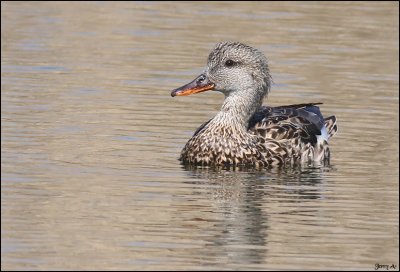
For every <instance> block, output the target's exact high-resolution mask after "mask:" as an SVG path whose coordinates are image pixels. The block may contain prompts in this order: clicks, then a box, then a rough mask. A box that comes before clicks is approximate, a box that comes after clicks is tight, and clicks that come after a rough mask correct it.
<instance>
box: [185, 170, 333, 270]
mask: <svg viewBox="0 0 400 272" xmlns="http://www.w3.org/2000/svg"><path fill="white" fill-rule="evenodd" d="M183 168H184V170H185V173H186V174H187V175H189V176H190V179H189V181H187V183H190V184H192V185H193V186H194V188H199V189H198V190H197V189H196V190H193V193H192V195H191V196H190V197H191V198H192V199H193V201H196V200H198V202H201V201H204V200H205V199H206V200H208V201H209V203H205V204H204V205H199V206H198V208H199V210H198V212H196V213H195V214H196V216H195V218H191V219H189V221H190V220H194V219H195V220H197V222H198V223H199V224H197V225H196V226H195V229H196V230H197V231H203V232H204V233H207V234H208V236H206V237H202V239H203V241H204V240H205V241H206V246H205V247H202V248H201V250H204V249H205V250H206V251H207V252H197V253H196V254H197V255H202V254H207V255H209V254H212V255H214V256H216V257H217V256H218V262H219V263H220V262H224V263H240V264H258V263H265V261H266V260H265V259H266V258H267V251H268V246H267V243H268V240H269V239H268V237H269V230H270V229H271V228H274V227H275V226H274V222H270V219H271V218H270V217H271V214H272V215H273V214H276V213H291V212H300V210H301V208H300V209H295V210H290V209H286V210H285V209H284V210H282V209H274V207H279V205H280V203H281V202H284V203H290V204H291V203H294V205H296V204H295V203H301V202H302V201H306V200H313V199H319V198H321V194H320V188H321V184H322V183H323V178H322V176H323V175H322V173H323V172H324V171H326V169H321V168H314V169H312V168H308V169H300V168H299V169H286V170H285V169H281V170H268V171H254V170H246V169H234V170H232V169H224V168H204V167H195V166H183ZM197 205H198V204H197ZM300 206H301V205H300ZM186 208H187V207H186ZM207 209H208V210H207ZM186 212H188V211H186ZM191 214H192V215H193V213H192V212H191ZM180 218H182V214H181V215H180ZM288 223H289V224H290V222H288ZM185 227H187V226H185ZM195 233H196V232H195ZM194 235H196V234H194ZM207 260H208V259H207ZM213 264H214V265H215V263H208V261H207V263H202V265H213Z"/></svg>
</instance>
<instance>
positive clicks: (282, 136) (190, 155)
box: [171, 41, 338, 167]
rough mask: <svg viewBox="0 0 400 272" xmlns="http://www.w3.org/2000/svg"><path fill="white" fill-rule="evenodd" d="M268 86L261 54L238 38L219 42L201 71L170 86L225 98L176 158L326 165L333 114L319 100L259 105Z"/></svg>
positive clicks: (256, 164) (180, 91)
mask: <svg viewBox="0 0 400 272" xmlns="http://www.w3.org/2000/svg"><path fill="white" fill-rule="evenodd" d="M271 85H272V77H271V74H270V70H269V65H268V60H267V58H266V57H265V55H264V54H263V53H262V52H261V51H259V50H258V49H255V48H253V47H251V46H248V45H246V44H244V43H241V42H231V41H227V42H220V43H218V44H217V45H216V46H215V47H214V48H213V49H212V50H211V52H210V54H209V56H208V60H207V65H206V67H205V69H204V70H203V72H202V73H201V74H200V75H199V76H198V77H196V78H195V79H194V80H193V81H191V82H190V83H188V84H186V85H184V86H182V87H179V88H176V89H174V90H172V91H171V96H172V97H176V96H187V95H192V94H198V93H202V92H206V91H217V92H221V93H222V94H224V96H225V99H224V101H223V103H222V107H221V109H220V111H219V112H218V113H217V114H216V115H215V116H214V117H213V118H211V119H210V120H208V121H207V122H205V123H203V124H202V125H201V126H200V127H199V128H198V129H197V130H196V131H195V132H194V134H193V136H192V137H191V138H190V139H189V140H188V142H187V143H186V145H185V146H184V148H183V149H182V151H181V154H180V157H179V160H180V161H181V162H182V163H183V164H189V165H201V166H223V165H225V166H226V165H232V166H254V167H273V166H288V165H304V164H308V165H310V164H313V165H321V164H324V165H326V164H329V162H330V150H329V145H328V141H329V139H330V138H331V137H332V136H333V135H334V134H336V132H337V130H338V129H337V124H336V121H337V120H336V117H335V116H334V115H333V116H329V117H327V118H324V117H323V115H322V113H321V111H320V108H319V106H318V105H321V104H322V103H320V102H318V103H301V104H293V105H285V106H274V107H272V106H266V105H262V103H263V100H264V98H265V97H267V96H268V94H269V92H270V89H271Z"/></svg>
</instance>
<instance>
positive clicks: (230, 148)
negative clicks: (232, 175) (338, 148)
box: [180, 103, 337, 166]
mask: <svg viewBox="0 0 400 272" xmlns="http://www.w3.org/2000/svg"><path fill="white" fill-rule="evenodd" d="M317 104H320V103H314V104H298V105H289V106H280V107H268V106H263V107H261V108H260V109H259V110H258V111H257V112H256V113H255V114H254V115H253V116H252V117H251V119H250V120H249V122H248V127H247V129H246V130H243V129H240V128H238V127H236V126H225V125H224V124H223V123H221V122H219V121H215V120H214V118H213V119H211V120H209V121H208V122H206V123H204V124H203V125H202V126H201V127H199V128H198V129H197V131H196V132H195V133H194V135H193V137H192V138H191V139H190V140H189V141H188V142H187V144H186V145H185V147H184V148H183V150H182V152H181V157H180V160H181V161H182V162H183V163H188V164H197V165H254V166H274V165H293V164H307V163H327V162H329V159H330V152H329V146H328V140H329V138H330V137H332V136H333V135H334V134H335V133H336V131H337V126H336V118H335V116H330V117H328V118H325V119H324V118H323V116H322V114H321V112H320V110H319V108H318V106H316V105H317Z"/></svg>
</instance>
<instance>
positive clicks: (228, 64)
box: [225, 59, 235, 67]
mask: <svg viewBox="0 0 400 272" xmlns="http://www.w3.org/2000/svg"><path fill="white" fill-rule="evenodd" d="M233 65H235V62H234V61H233V60H231V59H228V60H227V61H225V66H226V67H232V66H233Z"/></svg>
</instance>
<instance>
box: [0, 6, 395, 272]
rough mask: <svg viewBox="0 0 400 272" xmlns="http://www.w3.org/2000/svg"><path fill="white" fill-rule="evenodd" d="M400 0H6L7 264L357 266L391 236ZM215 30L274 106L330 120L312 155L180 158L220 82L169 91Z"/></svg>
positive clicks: (382, 255) (188, 73)
mask: <svg viewBox="0 0 400 272" xmlns="http://www.w3.org/2000/svg"><path fill="white" fill-rule="evenodd" d="M398 22H399V5H398V3H397V2H375V3H374V2H352V3H349V2H340V3H326V2H321V3H317V2H314V3H302V2H290V3H279V2H272V3H270V2H246V3H243V2H242V3H237V2H234V3H220V2H211V3H193V2H185V3H179V4H178V3H164V2H162V3H158V2H133V3H128V2H123V3H121V2H117V3H114V2H71V3H59V2H47V3H46V2H35V3H31V2H1V30H2V34H1V118H2V121H1V126H2V129H1V162H2V164H1V170H2V171H1V233H2V234H1V245H2V246H1V267H2V269H4V270H31V269H32V270H54V269H69V270H76V269H85V270H88V269H90V270H96V269H102V270H112V269H115V270H122V269H125V270H141V269H144V270H152V269H168V270H175V269H191V270H199V269H201V270H208V269H215V270H216V269H221V270H226V269H228V270H231V269H232V270H233V269H234V270H239V269H322V270H325V269H357V270H361V269H366V270H374V269H375V264H377V263H378V264H382V265H385V264H387V265H392V264H393V265H396V266H397V269H398V265H399V262H398V254H399V250H398V245H399V217H398V212H399V193H398V190H399V185H398V177H399V167H398V162H399V125H398V124H399V93H398V91H399V76H398V75H399V69H398V67H399V50H398V48H399V43H398V41H399V24H398ZM225 40H239V41H243V42H246V43H248V44H250V45H252V46H254V47H256V48H259V49H260V50H261V51H263V52H264V53H265V54H266V55H267V57H268V58H269V61H270V68H271V72H272V75H273V78H274V82H275V84H274V86H273V89H272V92H271V94H270V96H269V97H268V99H267V100H266V101H265V103H269V104H270V105H282V104H292V103H293V104H294V103H304V102H324V105H322V107H321V109H322V112H323V113H324V114H325V115H327V116H329V115H336V117H337V118H338V126H339V133H338V134H337V135H335V137H334V138H333V139H332V141H331V152H332V160H331V162H332V164H331V166H330V167H324V168H303V169H287V170H284V171H279V170H276V169H275V170H274V169H273V170H269V171H267V170H265V171H253V170H236V171H233V170H223V169H219V170H218V169H214V170H213V169H207V168H205V169H204V168H203V169H202V168H193V167H185V166H182V165H180V164H179V161H178V160H177V158H178V156H179V152H180V150H181V148H182V147H183V146H184V144H185V142H186V141H187V140H188V139H189V138H190V137H191V135H192V133H193V132H194V130H195V129H196V128H197V127H198V126H200V124H202V123H203V122H204V121H206V120H208V119H209V118H211V117H212V116H213V115H215V113H216V112H217V111H218V109H219V107H220V105H221V103H222V99H223V97H222V95H221V94H218V93H208V92H207V93H202V94H198V95H194V96H190V97H175V98H171V97H170V90H172V89H174V88H176V87H179V86H181V85H182V84H184V83H187V82H189V81H190V80H192V79H193V78H194V77H195V76H197V75H198V74H199V73H200V72H201V71H202V69H203V67H204V65H205V62H206V58H207V55H208V53H209V50H210V49H211V48H212V47H213V46H214V44H215V43H217V42H220V41H225Z"/></svg>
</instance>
